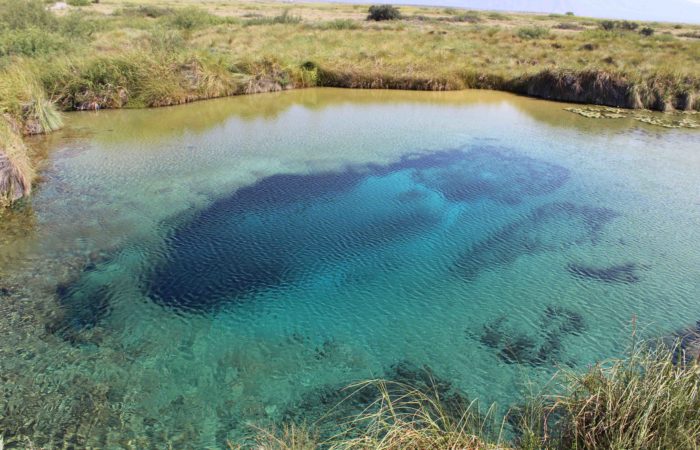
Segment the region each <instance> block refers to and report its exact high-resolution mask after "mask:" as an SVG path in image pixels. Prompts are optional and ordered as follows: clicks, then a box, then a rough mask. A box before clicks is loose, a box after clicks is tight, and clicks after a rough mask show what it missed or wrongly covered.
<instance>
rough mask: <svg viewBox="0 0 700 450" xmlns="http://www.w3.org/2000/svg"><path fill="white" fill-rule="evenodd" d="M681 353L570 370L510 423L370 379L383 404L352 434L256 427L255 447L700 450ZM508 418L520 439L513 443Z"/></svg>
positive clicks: (695, 407)
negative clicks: (507, 436) (325, 435)
mask: <svg viewBox="0 0 700 450" xmlns="http://www.w3.org/2000/svg"><path fill="white" fill-rule="evenodd" d="M677 355H678V353H677V352H676V351H669V349H668V347H661V346H655V347H641V346H640V347H637V348H635V349H633V350H632V351H631V353H630V355H629V356H627V357H625V358H620V359H613V360H610V361H606V362H602V363H599V364H597V365H595V366H593V367H591V368H590V369H588V370H587V371H585V372H583V373H579V372H574V371H572V370H565V371H562V372H560V373H558V374H557V375H556V376H555V378H554V380H553V381H554V383H553V384H552V385H551V386H550V388H551V387H552V386H558V388H555V389H556V391H555V392H552V393H549V394H546V393H542V392H538V393H536V394H533V395H531V397H530V398H529V399H528V402H527V403H526V405H525V406H523V407H520V408H514V409H511V411H510V412H509V413H508V414H507V416H506V418H505V419H502V420H498V419H497V417H496V415H495V411H496V409H495V407H494V406H492V407H490V408H488V409H487V410H486V411H480V409H479V406H478V403H477V402H471V403H468V404H464V403H459V402H457V403H456V402H455V401H454V399H451V398H444V397H442V396H441V395H440V393H439V392H438V389H437V388H434V389H432V390H431V389H430V388H428V391H425V390H421V389H417V388H415V387H412V386H410V385H407V384H404V383H399V382H395V381H385V380H371V381H366V382H363V383H359V384H356V385H353V386H350V388H349V389H350V390H351V392H353V393H352V394H350V395H351V396H352V395H356V394H357V393H358V392H360V391H362V390H363V389H367V388H370V389H372V392H377V393H378V394H377V397H376V400H375V401H374V402H373V403H371V404H370V405H369V406H367V407H366V409H365V410H364V412H362V413H360V414H359V415H358V416H356V417H353V418H349V419H348V421H347V423H346V424H345V428H346V430H347V431H346V432H343V433H341V434H339V435H337V436H335V437H332V438H330V439H328V440H326V441H323V442H321V441H319V439H318V435H317V434H316V433H315V432H314V430H313V428H309V427H306V426H291V425H290V426H286V427H283V428H282V429H281V430H280V429H275V428H273V429H271V430H265V429H256V430H257V432H258V435H257V437H256V439H255V442H256V445H257V446H256V447H255V448H260V449H270V450H272V449H279V450H309V449H314V448H330V449H336V450H340V449H343V450H348V449H362V450H369V449H373V450H374V449H378V450H404V449H407V450H425V449H435V450H438V449H440V450H442V449H448V450H456V449H460V450H472V449H474V450H475V449H514V448H518V449H523V450H537V449H551V450H554V449H557V450H558V449H561V450H569V449H590V450H603V449H611V450H617V449H620V450H622V449H624V450H633V449H639V450H641V449H664V450H665V449H673V450H682V449H688V450H690V449H697V448H699V447H700V365H698V361H690V362H685V361H686V359H684V358H678V357H677ZM424 389H425V388H424ZM507 424H509V425H510V426H511V434H512V435H514V438H512V439H511V440H506V439H504V435H505V433H504V429H505V427H506V426H507ZM232 448H233V447H232Z"/></svg>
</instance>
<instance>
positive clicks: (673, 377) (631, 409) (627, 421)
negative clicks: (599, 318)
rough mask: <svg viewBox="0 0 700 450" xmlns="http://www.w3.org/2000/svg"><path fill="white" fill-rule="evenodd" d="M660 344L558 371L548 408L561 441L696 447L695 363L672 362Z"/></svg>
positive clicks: (699, 409)
mask: <svg viewBox="0 0 700 450" xmlns="http://www.w3.org/2000/svg"><path fill="white" fill-rule="evenodd" d="M674 359H675V358H674V356H673V353H669V352H668V350H667V349H665V348H656V349H652V350H648V349H637V350H634V351H633V353H632V354H631V355H630V356H629V357H628V358H626V359H619V360H612V361H609V362H605V363H600V364H597V365H596V366H595V367H593V368H591V369H590V370H589V371H588V372H586V373H584V374H577V373H576V372H572V371H567V372H565V373H564V374H563V381H564V386H565V388H566V390H565V392H564V394H562V395H561V396H559V397H557V399H556V402H555V403H554V405H553V406H552V410H553V411H557V412H558V413H559V414H561V415H562V417H563V418H562V419H560V422H559V425H558V426H559V428H560V432H561V437H560V439H561V445H562V446H564V447H566V448H579V449H602V448H609V449H652V448H653V449H694V448H698V447H700V366H699V365H698V364H697V362H690V363H685V362H674Z"/></svg>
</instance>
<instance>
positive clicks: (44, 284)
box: [0, 89, 700, 448]
mask: <svg viewBox="0 0 700 450" xmlns="http://www.w3.org/2000/svg"><path fill="white" fill-rule="evenodd" d="M563 107H564V106H562V105H557V104H550V103H546V102H538V101H534V100H529V99H520V98H516V97H512V96H508V95H505V94H496V93H488V92H481V93H473V92H460V93H447V94H435V93H406V92H371V93H370V92H362V91H338V90H332V89H318V90H308V91H303V92H293V93H284V94H271V95H260V96H255V97H249V98H237V99H226V100H221V101H213V102H204V103H200V104H195V105H189V106H185V107H178V108H172V109H165V110H152V111H114V112H104V113H99V114H89V115H87V114H86V115H82V114H76V115H73V116H71V117H69V120H68V121H67V122H68V127H67V129H66V130H65V131H64V132H62V134H58V135H55V136H53V137H51V138H49V140H48V141H45V142H37V145H45V146H47V148H48V149H49V159H48V168H47V171H46V180H45V182H44V184H43V185H42V186H41V187H40V188H39V193H38V194H37V196H36V197H35V198H34V199H33V200H32V202H31V203H28V204H25V205H23V206H21V207H19V208H18V209H17V210H16V211H13V212H12V213H11V216H8V217H10V218H11V219H12V220H7V221H6V222H5V225H4V227H5V228H7V230H4V229H3V233H6V234H7V236H11V239H7V240H6V241H4V242H5V245H4V246H3V247H2V248H0V273H1V274H2V278H1V279H0V283H1V285H0V288H2V290H0V312H2V315H1V316H2V319H0V358H1V359H0V364H1V366H2V367H1V368H2V370H1V371H0V381H1V382H2V384H1V386H0V394H1V395H0V434H2V435H4V436H5V440H6V442H9V444H8V445H15V444H17V441H16V440H18V439H24V437H25V436H26V437H29V438H31V439H32V440H34V442H35V443H37V444H39V445H47V446H51V445H59V443H61V444H62V443H67V445H69V446H70V445H74V446H86V445H93V446H104V447H116V446H129V445H131V446H138V447H144V446H145V447H148V446H155V447H159V446H164V445H166V444H171V445H173V446H175V447H178V448H182V447H198V448H201V447H210V448H224V447H225V445H226V442H227V441H231V442H242V440H244V439H245V436H246V435H248V434H250V433H251V431H253V428H252V425H254V424H255V425H258V426H269V425H270V424H278V425H279V424H282V423H285V422H290V421H293V422H306V423H314V422H316V421H318V423H319V425H320V428H321V431H322V433H323V434H324V435H332V434H334V433H337V432H338V430H339V427H340V425H339V424H340V423H342V422H343V418H344V417H347V416H348V415H352V414H354V413H357V412H360V411H362V409H363V408H365V407H366V405H368V404H369V402H370V401H371V400H372V399H373V398H372V393H371V392H367V393H364V394H362V395H359V396H357V397H354V398H352V399H351V400H350V401H346V402H343V406H342V407H340V408H335V409H332V408H333V407H334V406H336V404H338V403H339V402H340V401H341V400H343V399H344V398H345V396H346V393H345V391H343V390H342V388H343V387H345V386H348V385H349V384H351V383H353V382H356V381H358V380H363V379H368V378H374V377H385V378H389V379H394V380H399V381H402V382H407V383H410V384H413V385H416V386H419V387H425V386H427V385H429V384H431V383H436V384H437V389H438V390H439V391H440V392H441V393H442V394H443V395H444V396H445V397H446V398H449V399H450V401H459V402H466V401H468V400H469V399H474V398H479V399H480V400H481V402H482V403H483V404H488V403H491V402H496V403H497V404H498V405H499V408H500V411H501V412H505V411H506V410H507V409H508V408H509V407H511V406H514V405H517V404H518V403H519V402H521V401H522V398H523V394H524V393H525V392H527V391H528V389H529V388H528V383H534V384H535V385H536V386H540V387H545V385H546V381H547V380H548V379H549V378H550V377H551V375H552V374H553V373H554V371H556V370H557V369H559V368H570V369H573V370H585V368H586V367H587V366H588V365H590V364H592V363H594V362H596V361H598V360H600V359H603V358H606V357H612V356H619V355H621V354H623V353H624V352H625V349H626V348H627V346H628V345H629V343H630V341H631V339H632V333H633V331H635V330H636V334H637V336H642V337H645V338H654V337H662V336H668V335H671V334H673V333H675V332H677V331H678V330H682V329H686V328H688V327H692V326H694V324H695V321H696V320H698V319H700V246H699V245H698V244H697V243H698V242H700V240H699V238H700V190H699V188H698V183H697V173H700V152H698V148H700V145H699V144H700V134H698V133H697V132H693V131H692V130H691V131H668V130H659V129H653V128H645V127H646V125H641V124H639V123H636V122H624V121H622V122H615V123H614V125H612V126H614V127H615V128H609V127H607V128H605V127H606V126H607V125H606V124H598V123H591V122H589V121H586V119H585V118H579V117H576V116H574V115H570V114H566V113H564V112H562V108H563ZM331 409H332V412H331ZM329 412H330V415H329ZM13 442H14V443H15V444H13ZM18 445H19V444H18Z"/></svg>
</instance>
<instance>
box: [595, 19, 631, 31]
mask: <svg viewBox="0 0 700 450" xmlns="http://www.w3.org/2000/svg"><path fill="white" fill-rule="evenodd" d="M600 28H601V29H603V30H605V31H613V30H621V31H634V30H636V29H637V28H639V24H638V23H637V22H630V21H629V20H622V21H616V20H603V21H601V22H600Z"/></svg>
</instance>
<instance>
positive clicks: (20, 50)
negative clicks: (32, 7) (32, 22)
mask: <svg viewBox="0 0 700 450" xmlns="http://www.w3.org/2000/svg"><path fill="white" fill-rule="evenodd" d="M65 45H66V42H65V40H64V39H63V37H61V36H60V35H58V34H56V33H47V32H46V31H44V30H40V29H37V28H26V29H19V30H12V31H6V32H4V33H1V34H0V56H17V55H23V56H38V55H47V54H50V53H54V52H56V51H58V50H60V49H61V48H64V47H65Z"/></svg>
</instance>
